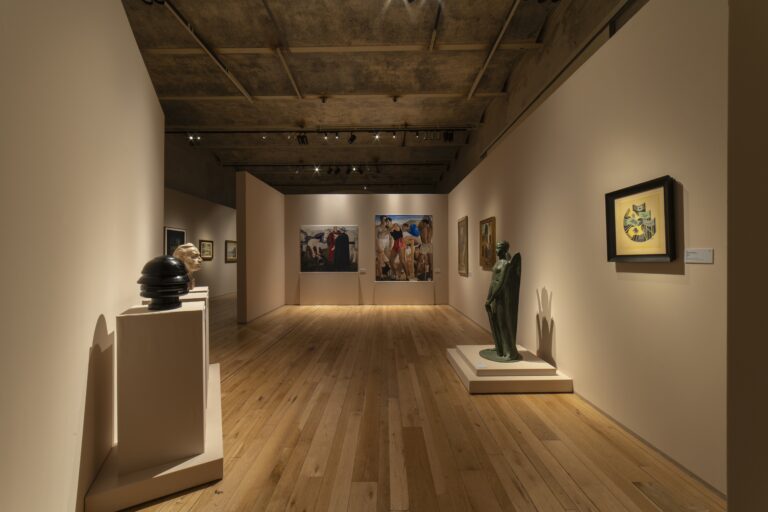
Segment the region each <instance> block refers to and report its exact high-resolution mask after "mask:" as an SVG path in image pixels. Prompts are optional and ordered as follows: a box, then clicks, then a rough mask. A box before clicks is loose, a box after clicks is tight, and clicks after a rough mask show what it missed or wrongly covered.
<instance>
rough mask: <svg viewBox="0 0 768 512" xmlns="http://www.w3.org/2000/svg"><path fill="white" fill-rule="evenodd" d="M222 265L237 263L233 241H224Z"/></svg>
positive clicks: (235, 246)
mask: <svg viewBox="0 0 768 512" xmlns="http://www.w3.org/2000/svg"><path fill="white" fill-rule="evenodd" d="M224 263H237V242H236V241H235V240H225V241H224Z"/></svg>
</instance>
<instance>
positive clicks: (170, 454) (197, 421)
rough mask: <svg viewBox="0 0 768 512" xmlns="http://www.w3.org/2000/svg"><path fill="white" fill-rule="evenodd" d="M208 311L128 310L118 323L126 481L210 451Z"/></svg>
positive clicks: (196, 306)
mask: <svg viewBox="0 0 768 512" xmlns="http://www.w3.org/2000/svg"><path fill="white" fill-rule="evenodd" d="M205 310H206V308H205V304H204V303H202V302H183V303H182V305H181V307H180V308H177V309H172V310H168V311H150V310H149V309H148V308H147V307H146V306H136V307H133V308H130V309H128V310H127V311H125V312H124V313H122V314H121V315H118V317H117V343H116V344H117V436H118V442H119V444H120V451H121V454H120V457H119V458H118V462H119V470H120V473H121V474H129V473H133V472H136V471H139V470H142V469H147V468H152V467H156V466H158V465H161V464H167V463H169V462H172V461H175V460H179V459H181V458H185V457H192V456H195V455H198V454H200V453H203V451H204V449H205V409H206V408H205V402H206V397H205V394H206V391H207V390H206V383H205V373H206V370H207V368H205V367H204V364H205V355H204V350H205V333H204V328H205V324H204V318H205Z"/></svg>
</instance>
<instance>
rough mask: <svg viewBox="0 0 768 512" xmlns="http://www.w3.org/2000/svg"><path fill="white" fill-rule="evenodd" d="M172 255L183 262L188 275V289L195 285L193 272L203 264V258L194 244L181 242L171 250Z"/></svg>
mask: <svg viewBox="0 0 768 512" xmlns="http://www.w3.org/2000/svg"><path fill="white" fill-rule="evenodd" d="M173 257H174V258H176V259H178V260H180V261H181V262H182V263H184V267H186V269H187V275H189V289H190V290H191V289H192V288H194V287H195V272H197V271H198V270H200V267H202V266H203V258H202V257H201V256H200V251H199V250H197V247H196V246H195V244H181V245H180V246H178V247H177V248H176V250H175V251H173Z"/></svg>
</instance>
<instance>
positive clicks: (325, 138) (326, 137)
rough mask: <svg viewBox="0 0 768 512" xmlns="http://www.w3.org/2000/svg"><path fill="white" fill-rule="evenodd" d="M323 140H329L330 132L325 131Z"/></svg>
mask: <svg viewBox="0 0 768 512" xmlns="http://www.w3.org/2000/svg"><path fill="white" fill-rule="evenodd" d="M323 140H328V132H325V133H324V134H323Z"/></svg>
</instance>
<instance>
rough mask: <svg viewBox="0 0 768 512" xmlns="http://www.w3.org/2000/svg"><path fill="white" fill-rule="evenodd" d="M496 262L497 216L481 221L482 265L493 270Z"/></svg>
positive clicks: (484, 268)
mask: <svg viewBox="0 0 768 512" xmlns="http://www.w3.org/2000/svg"><path fill="white" fill-rule="evenodd" d="M494 263H496V217H488V218H487V219H483V220H481V221H480V266H481V267H482V268H483V270H493V265H494Z"/></svg>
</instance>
